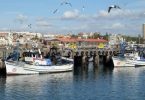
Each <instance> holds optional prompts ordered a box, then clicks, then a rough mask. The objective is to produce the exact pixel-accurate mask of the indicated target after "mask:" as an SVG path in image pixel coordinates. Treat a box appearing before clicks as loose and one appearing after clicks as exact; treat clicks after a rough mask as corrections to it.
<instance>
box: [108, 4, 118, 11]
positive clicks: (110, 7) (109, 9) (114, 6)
mask: <svg viewBox="0 0 145 100" xmlns="http://www.w3.org/2000/svg"><path fill="white" fill-rule="evenodd" d="M112 8H117V9H121V8H120V7H119V6H117V5H112V6H109V8H108V13H110V11H111V9H112Z"/></svg>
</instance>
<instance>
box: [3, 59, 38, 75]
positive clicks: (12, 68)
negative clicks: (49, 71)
mask: <svg viewBox="0 0 145 100" xmlns="http://www.w3.org/2000/svg"><path fill="white" fill-rule="evenodd" d="M5 66H6V74H7V75H30V74H39V72H36V71H30V70H25V69H24V66H25V63H22V62H10V61H5Z"/></svg>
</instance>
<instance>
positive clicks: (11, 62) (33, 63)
mask: <svg viewBox="0 0 145 100" xmlns="http://www.w3.org/2000/svg"><path fill="white" fill-rule="evenodd" d="M26 54H27V55H25V57H23V58H24V59H23V60H20V59H19V58H20V54H19V52H18V50H17V49H15V50H14V51H13V53H11V54H10V55H9V56H8V57H7V59H6V60H5V65H6V73H7V75H10V74H13V75H14V74H15V75H20V74H41V73H54V72H55V73H56V72H67V71H72V70H73V62H72V61H69V60H67V59H65V58H61V55H60V54H57V55H53V56H52V57H50V58H43V57H42V54H41V51H40V50H39V52H37V53H34V52H30V51H29V52H27V53H26ZM38 55H39V56H40V57H38Z"/></svg>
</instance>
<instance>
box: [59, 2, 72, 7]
mask: <svg viewBox="0 0 145 100" xmlns="http://www.w3.org/2000/svg"><path fill="white" fill-rule="evenodd" d="M64 4H65V5H69V6H70V7H72V4H71V3H70V2H67V1H63V2H62V3H61V4H60V5H64Z"/></svg>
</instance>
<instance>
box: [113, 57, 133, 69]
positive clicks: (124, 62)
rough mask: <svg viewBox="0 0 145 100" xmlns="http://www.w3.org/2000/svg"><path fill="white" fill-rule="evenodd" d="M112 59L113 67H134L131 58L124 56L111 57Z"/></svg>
mask: <svg viewBox="0 0 145 100" xmlns="http://www.w3.org/2000/svg"><path fill="white" fill-rule="evenodd" d="M112 60H113V64H114V67H135V64H134V63H132V61H131V60H128V59H125V58H120V57H112Z"/></svg>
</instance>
